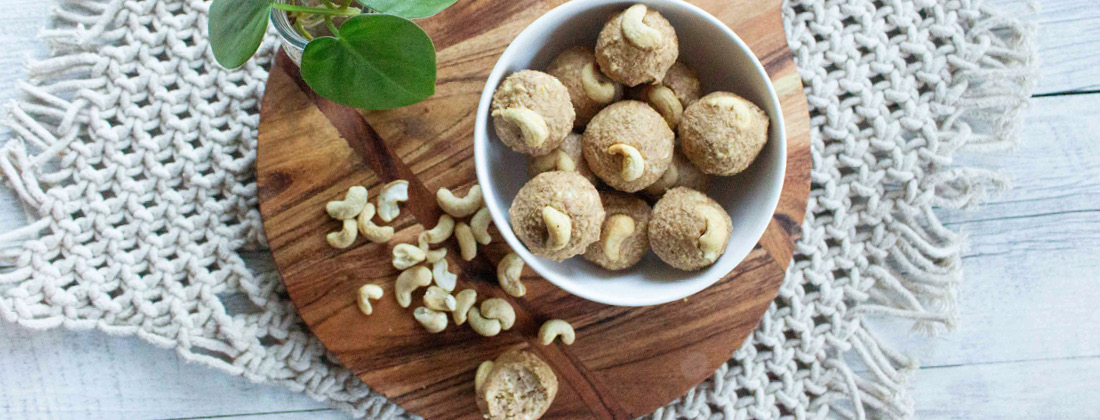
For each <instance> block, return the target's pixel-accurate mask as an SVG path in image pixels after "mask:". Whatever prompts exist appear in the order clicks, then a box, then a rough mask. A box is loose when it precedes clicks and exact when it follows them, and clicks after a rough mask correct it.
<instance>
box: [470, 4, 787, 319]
mask: <svg viewBox="0 0 1100 420" xmlns="http://www.w3.org/2000/svg"><path fill="white" fill-rule="evenodd" d="M635 3H643V4H645V5H646V6H648V7H650V8H652V9H654V10H657V11H659V12H661V14H663V15H664V16H665V18H667V19H668V21H669V22H671V23H672V26H673V27H675V28H676V35H677V36H678V38H679V40H680V61H683V62H684V63H686V64H688V65H689V66H691V67H693V68H695V69H696V70H697V71H698V72H699V77H700V79H701V81H702V84H703V92H704V93H709V92H713V91H716V90H724V91H730V92H734V93H736V94H738V95H741V96H743V97H745V98H747V99H749V100H751V101H752V102H754V103H756V104H757V105H759V106H760V107H761V108H763V109H764V111H766V112H767V114H768V116H769V117H770V118H771V125H770V129H769V130H770V131H769V133H768V143H767V144H766V145H765V146H764V150H763V151H762V152H761V153H760V156H759V157H758V158H757V159H756V161H755V162H754V163H753V164H752V166H750V167H749V168H748V169H747V170H746V171H745V172H742V173H741V174H738V175H736V176H733V177H715V178H713V179H712V181H711V187H710V190H709V191H707V194H708V195H709V196H711V197H712V198H714V199H715V200H716V201H718V203H720V204H721V205H722V206H723V207H724V208H725V209H726V210H727V211H729V214H730V217H731V218H732V219H733V235H732V237H731V238H730V243H729V247H728V248H727V249H726V253H725V254H723V255H722V257H721V258H719V259H718V261H717V262H715V263H714V264H713V265H711V266H710V267H708V268H706V269H704V270H700V271H692V272H688V271H680V270H677V269H675V268H672V267H671V266H669V265H667V264H665V263H664V262H662V261H661V260H660V259H659V258H657V256H656V255H655V254H653V252H652V251H651V252H649V253H648V254H647V255H646V257H645V258H644V259H643V260H642V262H641V263H639V264H638V265H636V266H634V267H633V268H631V269H629V270H624V271H618V272H612V271H608V270H605V269H603V268H601V267H599V266H597V265H595V264H592V263H589V262H588V261H586V260H585V259H584V258H582V257H581V256H579V255H578V256H577V257H574V258H571V259H569V260H566V261H563V262H556V261H551V260H548V259H545V258H541V257H537V256H535V255H533V254H531V252H529V251H528V250H527V248H526V247H525V246H524V245H523V243H522V242H520V241H519V239H517V238H516V235H515V234H514V233H513V232H512V229H511V224H510V223H509V217H508V208H509V207H511V204H512V199H513V198H514V197H515V196H516V193H517V192H518V191H519V189H520V187H522V186H523V184H524V183H526V182H527V180H528V177H527V163H526V156H525V155H522V154H519V153H515V152H513V151H511V150H510V149H509V148H508V147H507V146H505V145H504V144H503V143H501V141H500V139H499V138H497V136H496V132H495V131H494V129H493V127H492V123H491V121H490V118H489V104H490V102H491V101H492V96H493V91H495V90H496V88H497V86H498V85H499V84H500V82H501V80H503V79H504V78H505V77H506V76H507V75H509V74H512V73H514V72H516V71H519V70H523V69H535V70H543V69H545V68H546V67H547V66H548V65H549V64H550V61H551V60H553V59H554V57H555V56H557V54H559V53H561V52H562V51H564V50H566V49H568V48H570V47H572V46H574V45H588V46H595V45H596V37H597V35H598V34H599V31H600V28H602V27H603V25H604V23H605V22H606V21H607V19H608V18H609V17H610V16H611V15H612V14H614V13H616V12H618V11H621V10H624V9H626V8H627V7H629V6H630V5H631V4H635ZM786 150H787V139H786V136H785V134H784V129H783V116H782V112H781V111H780V108H779V99H778V98H777V97H776V94H775V89H774V88H773V87H772V84H771V81H770V80H769V79H768V76H767V73H766V72H765V71H764V67H763V66H761V65H760V61H759V60H757V59H756V56H755V55H753V53H752V51H750V50H749V47H748V46H747V45H745V43H744V42H742V41H741V39H740V38H738V37H737V34H734V33H733V31H732V30H730V29H729V28H728V27H727V26H726V25H725V24H723V23H722V22H721V21H719V20H718V19H717V18H715V17H714V16H711V15H710V14H709V13H707V12H705V11H703V10H702V9H699V8H698V7H695V6H693V5H690V4H688V3H685V2H683V1H680V0H641V1H621V0H611V1H608V0H574V1H571V2H568V3H565V4H563V5H561V6H559V7H557V8H555V9H554V10H551V11H550V12H548V13H546V14H545V15H543V16H542V17H540V18H539V19H538V20H536V21H535V22H533V23H532V24H531V25H530V26H528V27H527V29H524V30H523V32H521V33H520V34H519V36H517V37H516V39H515V40H514V41H512V44H511V45H509V46H508V48H507V49H506V50H504V54H503V55H501V57H500V60H499V61H497V64H496V66H495V67H493V71H492V73H490V74H489V80H488V82H487V83H486V84H485V90H484V91H483V92H482V94H481V101H480V103H479V104H478V109H477V123H476V126H475V128H474V156H475V159H476V166H477V178H478V182H480V183H481V188H482V191H483V192H484V196H485V204H486V205H487V206H488V207H489V212H490V213H491V214H492V216H493V222H494V223H495V224H496V226H497V229H499V230H500V233H501V235H502V236H504V239H505V240H506V241H507V242H508V245H510V246H511V247H512V249H514V250H515V251H516V253H517V254H519V256H520V257H521V258H523V260H524V261H525V262H526V263H527V264H528V265H529V266H531V268H533V269H534V270H535V271H536V272H537V273H539V275H541V276H542V277H544V278H546V279H547V280H549V281H550V282H552V283H554V284H555V285H557V286H558V287H561V288H562V289H565V290H566V291H568V292H569V293H572V294H574V295H577V296H580V297H582V298H585V299H588V300H592V301H596V302H600V303H605V304H609V305H619V306H644V305H655V304H660V303H665V302H671V301H674V300H677V299H681V298H684V297H686V296H689V295H691V294H693V293H695V292H698V291H700V290H702V289H704V288H706V287H707V286H710V285H711V284H714V282H716V281H718V280H719V279H721V278H722V277H723V276H724V275H726V274H727V273H729V272H730V271H732V270H733V269H734V267H736V266H737V264H738V263H740V262H741V260H743V259H744V258H745V256H746V255H748V253H749V251H751V250H752V249H753V247H754V246H756V243H757V241H758V240H759V239H760V236H761V235H763V233H764V229H765V228H766V227H767V226H768V222H769V221H770V220H771V217H772V214H773V212H774V211H775V206H776V204H777V203H778V202H779V193H780V190H781V189H782V186H783V173H784V170H785V168H786V166H787V158H786V156H787V153H786Z"/></svg>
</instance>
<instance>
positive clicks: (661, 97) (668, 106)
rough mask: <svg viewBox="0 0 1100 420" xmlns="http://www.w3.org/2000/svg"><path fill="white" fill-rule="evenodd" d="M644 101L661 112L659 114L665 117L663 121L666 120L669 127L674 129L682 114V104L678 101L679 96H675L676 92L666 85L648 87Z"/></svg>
mask: <svg viewBox="0 0 1100 420" xmlns="http://www.w3.org/2000/svg"><path fill="white" fill-rule="evenodd" d="M646 101H647V102H649V104H650V105H653V108H654V109H656V110H657V112H659V113H661V116H663V117H665V121H666V122H668V126H669V127H670V128H672V129H674V130H675V129H676V125H677V124H679V123H680V117H681V116H683V115H684V104H682V103H680V98H677V97H676V92H673V91H672V89H670V88H669V87H668V86H664V85H659V86H655V87H653V88H651V89H649V92H648V94H647V95H646Z"/></svg>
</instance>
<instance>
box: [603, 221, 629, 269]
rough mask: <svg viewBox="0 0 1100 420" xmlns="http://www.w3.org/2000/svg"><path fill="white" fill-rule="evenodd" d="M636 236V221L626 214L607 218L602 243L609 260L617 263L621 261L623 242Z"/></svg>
mask: <svg viewBox="0 0 1100 420" xmlns="http://www.w3.org/2000/svg"><path fill="white" fill-rule="evenodd" d="M633 234H634V219H633V218H632V217H630V216H627V215H625V214H615V215H612V216H611V217H608V218H607V221H606V222H604V226H603V230H601V231H600V236H602V238H600V243H601V244H602V245H603V253H604V255H606V256H607V259H609V260H611V261H617V260H618V259H619V250H620V248H622V245H623V241H624V240H626V238H629V237H630V235H633Z"/></svg>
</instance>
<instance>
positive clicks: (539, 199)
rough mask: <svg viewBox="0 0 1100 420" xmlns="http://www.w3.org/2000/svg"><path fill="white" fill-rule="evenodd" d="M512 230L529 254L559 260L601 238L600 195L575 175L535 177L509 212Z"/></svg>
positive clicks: (548, 174) (520, 190)
mask: <svg viewBox="0 0 1100 420" xmlns="http://www.w3.org/2000/svg"><path fill="white" fill-rule="evenodd" d="M508 215H509V217H511V219H512V230H513V231H514V232H515V233H516V237H518V238H519V240H520V241H522V242H523V244H524V245H526V246H527V249H528V250H530V251H531V253H532V254H535V255H538V256H540V257H543V258H549V259H552V260H555V261H561V260H564V259H566V258H569V257H572V256H574V255H577V254H580V253H583V252H584V251H585V249H587V248H588V245H591V244H592V243H593V242H596V241H597V240H599V239H600V225H601V224H602V223H603V219H604V210H603V205H602V204H600V193H599V192H597V191H596V187H594V186H592V183H591V182H588V180H587V179H585V178H584V177H583V176H580V175H579V174H577V173H576V172H565V171H552V172H543V173H541V174H538V175H537V176H535V177H534V178H532V179H531V180H530V181H527V183H526V184H524V185H523V188H520V189H519V193H517V194H516V198H515V199H513V200H512V207H511V208H510V209H508Z"/></svg>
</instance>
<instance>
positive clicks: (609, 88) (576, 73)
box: [546, 46, 623, 127]
mask: <svg viewBox="0 0 1100 420" xmlns="http://www.w3.org/2000/svg"><path fill="white" fill-rule="evenodd" d="M546 72H547V73H549V74H550V75H551V76H554V77H557V78H558V80H560V81H561V83H562V84H563V85H565V88H566V89H568V90H569V99H570V100H572V101H573V111H575V112H576V113H577V118H576V119H575V120H574V121H573V126H574V127H584V125H585V124H588V120H591V119H592V116H594V115H596V113H597V112H600V110H601V109H603V107H605V106H607V105H608V104H610V103H612V102H616V101H618V100H619V99H621V98H622V97H623V86H622V85H621V84H619V83H617V82H615V81H614V80H611V79H610V78H608V77H607V76H605V75H604V74H603V73H600V68H599V64H597V63H596V55H595V54H593V53H592V49H590V48H587V47H581V46H576V47H573V48H570V49H568V50H565V52H563V53H561V55H559V56H558V57H557V58H555V59H554V61H553V62H551V63H550V67H548V68H547V69H546Z"/></svg>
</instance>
